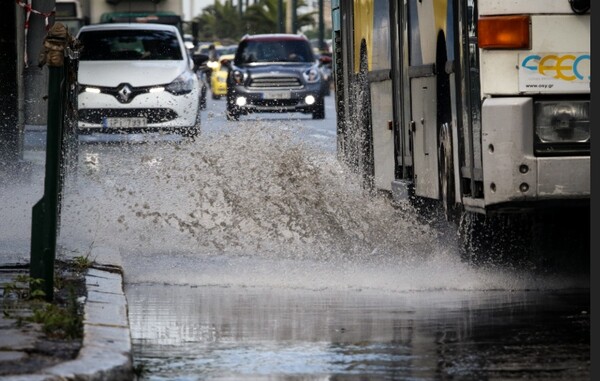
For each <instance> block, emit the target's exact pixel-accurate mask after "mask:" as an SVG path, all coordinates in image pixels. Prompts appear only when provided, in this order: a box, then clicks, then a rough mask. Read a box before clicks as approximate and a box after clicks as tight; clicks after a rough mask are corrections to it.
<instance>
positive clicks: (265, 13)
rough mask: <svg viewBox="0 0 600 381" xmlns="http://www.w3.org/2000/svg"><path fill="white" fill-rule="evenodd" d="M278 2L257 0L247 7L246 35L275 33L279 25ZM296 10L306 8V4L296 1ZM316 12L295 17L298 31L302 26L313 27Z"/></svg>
mask: <svg viewBox="0 0 600 381" xmlns="http://www.w3.org/2000/svg"><path fill="white" fill-rule="evenodd" d="M278 3H279V2H278V0H259V1H258V2H256V3H254V4H253V5H251V6H249V7H248V8H247V9H246V12H245V13H244V20H245V22H246V27H247V33H252V34H259V33H277V31H278V29H279V28H278V24H279V14H278ZM286 3H287V2H284V9H282V12H283V14H285V7H286ZM297 6H298V8H301V7H303V6H306V2H305V1H303V0H298V2H297ZM315 14H316V12H310V13H304V14H299V15H298V16H297V23H298V29H301V28H302V27H304V26H309V25H312V26H314V25H315V19H314V16H315Z"/></svg>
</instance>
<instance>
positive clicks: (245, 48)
mask: <svg viewBox="0 0 600 381" xmlns="http://www.w3.org/2000/svg"><path fill="white" fill-rule="evenodd" d="M313 61H314V56H313V53H312V50H311V48H310V44H309V43H308V41H302V40H283V41H282V40H278V41H275V40H273V41H242V42H241V43H240V46H239V48H238V50H237V52H236V55H235V63H236V65H244V64H250V63H260V62H313Z"/></svg>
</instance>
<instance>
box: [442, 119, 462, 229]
mask: <svg viewBox="0 0 600 381" xmlns="http://www.w3.org/2000/svg"><path fill="white" fill-rule="evenodd" d="M438 168H439V182H440V199H441V201H442V206H443V209H444V215H445V216H446V220H447V221H450V222H458V208H457V204H456V192H455V188H454V186H455V178H454V157H453V153H452V131H451V128H450V125H449V124H448V123H444V124H443V125H442V126H440V130H439V137H438Z"/></svg>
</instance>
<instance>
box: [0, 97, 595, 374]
mask: <svg viewBox="0 0 600 381" xmlns="http://www.w3.org/2000/svg"><path fill="white" fill-rule="evenodd" d="M332 100H333V99H332V97H328V99H327V104H326V107H327V111H326V115H327V116H326V119H325V120H322V121H321V120H319V121H313V120H312V119H311V118H310V115H308V116H306V115H302V116H297V115H296V116H290V115H276V114H275V115H257V116H248V117H242V118H241V120H240V121H239V122H228V121H226V119H225V117H224V115H223V111H224V101H221V102H209V107H208V110H206V111H204V112H203V115H202V120H203V128H202V134H201V136H200V137H198V138H197V139H196V141H187V140H182V139H180V138H179V137H177V136H153V137H148V136H141V137H140V136H125V137H120V138H119V139H117V138H116V137H111V138H107V137H104V138H103V139H104V140H102V139H100V140H98V139H96V138H94V137H89V138H86V139H83V140H85V141H84V144H82V145H81V146H80V151H79V158H78V163H77V165H76V171H75V172H73V173H69V175H68V176H67V178H66V183H65V190H64V198H63V205H62V211H61V213H62V218H61V229H60V236H59V239H58V246H59V251H60V253H59V256H64V257H69V256H71V257H73V256H84V257H88V258H89V259H90V260H92V261H93V260H96V259H97V256H99V255H100V256H101V257H102V259H103V260H106V259H107V258H106V256H104V253H116V255H115V256H113V257H111V258H110V261H117V262H116V264H119V265H121V266H122V267H123V270H124V275H125V283H126V284H125V291H126V295H127V299H128V304H129V318H130V323H131V334H132V339H133V344H134V353H133V355H134V362H135V366H136V367H137V368H138V369H139V370H141V371H142V374H143V376H142V377H141V379H144V380H252V379H257V380H294V381H295V380H398V379H399V380H431V379H434V380H438V379H439V380H445V379H446V380H447V379H461V380H506V379H521V378H526V379H540V380H546V379H556V380H581V379H587V378H589V373H590V342H589V333H590V321H589V318H590V314H589V311H590V308H589V307H590V301H589V296H590V294H589V270H588V271H584V272H583V273H580V274H575V275H574V274H572V273H561V272H554V271H544V270H543V269H539V268H536V267H534V266H532V267H528V266H521V265H520V266H515V265H512V266H511V265H510V264H508V265H507V266H485V265H481V266H478V267H474V266H471V265H469V264H467V263H465V262H464V261H463V260H462V258H461V256H460V254H459V250H458V246H457V242H456V237H455V236H454V235H452V234H448V232H445V231H443V230H440V229H439V226H434V225H433V224H432V223H430V221H426V220H425V221H424V220H423V219H422V218H418V215H417V213H416V212H415V210H414V209H412V207H411V206H410V205H396V206H392V205H391V204H390V200H389V198H388V197H387V196H386V195H381V194H371V193H369V192H365V191H364V189H363V188H362V187H361V185H360V184H361V181H360V179H359V178H357V177H356V176H355V175H354V174H353V173H352V172H351V171H348V170H347V168H345V167H344V166H343V165H342V164H341V163H340V162H339V161H338V160H337V159H336V155H335V144H336V141H335V139H336V132H335V116H334V111H333V102H332ZM113 140H115V141H113ZM117 140H118V142H117ZM26 154H27V155H26V157H25V158H26V160H28V161H31V162H32V163H33V164H32V165H31V170H30V171H29V172H27V173H26V174H25V175H24V176H19V178H18V179H16V178H15V181H12V179H8V180H11V181H3V182H2V183H0V190H2V192H3V194H4V195H6V196H7V197H4V198H2V199H0V212H2V215H3V216H9V218H5V219H3V220H2V221H0V224H1V225H0V242H3V245H2V247H0V254H1V255H3V258H5V260H6V261H9V262H18V261H22V260H26V259H27V258H28V255H29V248H30V242H29V238H30V231H31V226H30V224H31V206H32V205H33V204H34V203H35V202H36V201H37V200H38V199H39V197H40V195H41V191H42V187H43V175H40V174H41V173H43V166H42V165H41V164H40V160H41V159H43V152H41V151H39V150H38V151H36V150H30V151H28V152H26ZM42 163H43V162H42ZM15 177H18V176H15ZM4 180H7V179H4ZM513 254H515V255H516V256H518V255H519V253H513ZM586 255H587V254H586Z"/></svg>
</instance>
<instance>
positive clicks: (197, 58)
mask: <svg viewBox="0 0 600 381" xmlns="http://www.w3.org/2000/svg"><path fill="white" fill-rule="evenodd" d="M192 60H193V61H194V70H199V69H200V68H201V67H202V66H204V65H205V64H206V62H208V55H207V54H202V53H194V54H192Z"/></svg>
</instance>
